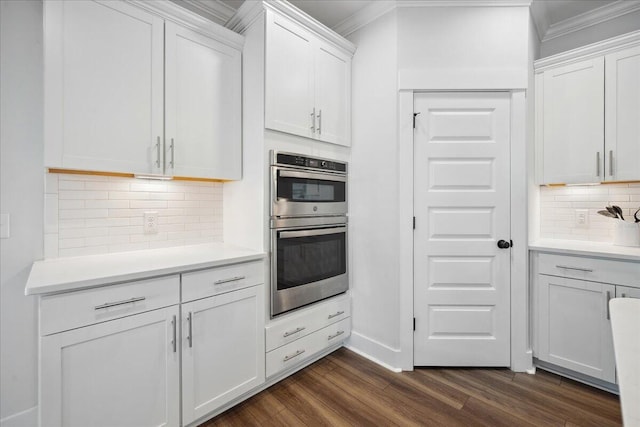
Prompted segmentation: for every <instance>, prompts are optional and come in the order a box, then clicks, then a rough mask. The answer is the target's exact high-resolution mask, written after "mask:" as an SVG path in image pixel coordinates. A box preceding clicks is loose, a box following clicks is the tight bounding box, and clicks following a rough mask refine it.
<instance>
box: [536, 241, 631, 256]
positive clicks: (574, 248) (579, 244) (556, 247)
mask: <svg viewBox="0 0 640 427" xmlns="http://www.w3.org/2000/svg"><path fill="white" fill-rule="evenodd" d="M529 249H531V250H534V251H541V252H554V253H561V254H568V255H586V256H596V257H600V258H611V259H619V260H630V261H640V248H637V247H629V246H616V245H612V244H610V243H601V242H583V241H579V240H559V239H541V240H537V241H535V242H532V243H529Z"/></svg>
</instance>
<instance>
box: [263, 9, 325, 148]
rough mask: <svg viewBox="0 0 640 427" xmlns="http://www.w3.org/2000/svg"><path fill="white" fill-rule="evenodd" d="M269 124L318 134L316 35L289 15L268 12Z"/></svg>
mask: <svg viewBox="0 0 640 427" xmlns="http://www.w3.org/2000/svg"><path fill="white" fill-rule="evenodd" d="M266 31H267V34H266V38H267V39H266V40H267V41H266V60H265V67H266V69H265V75H266V77H265V126H266V127H267V128H269V129H274V130H279V131H282V132H288V133H292V134H295V135H300V136H305V137H309V138H311V137H313V136H315V109H314V50H313V47H314V46H313V42H314V38H313V36H312V34H311V33H310V32H308V31H307V30H304V29H303V28H302V27H300V26H298V25H297V24H294V23H293V22H291V21H289V20H288V19H286V18H284V17H281V16H278V15H276V14H274V13H271V12H268V13H267V29H266Z"/></svg>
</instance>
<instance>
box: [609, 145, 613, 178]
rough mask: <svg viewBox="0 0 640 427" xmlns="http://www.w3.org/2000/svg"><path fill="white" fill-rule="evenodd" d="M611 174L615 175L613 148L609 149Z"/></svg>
mask: <svg viewBox="0 0 640 427" xmlns="http://www.w3.org/2000/svg"><path fill="white" fill-rule="evenodd" d="M609 176H613V150H609Z"/></svg>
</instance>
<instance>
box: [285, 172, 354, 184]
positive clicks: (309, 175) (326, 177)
mask: <svg viewBox="0 0 640 427" xmlns="http://www.w3.org/2000/svg"><path fill="white" fill-rule="evenodd" d="M278 176H281V177H283V178H304V179H317V180H320V181H337V182H347V177H346V176H341V175H336V174H331V173H313V172H299V171H290V170H283V169H280V170H279V171H278Z"/></svg>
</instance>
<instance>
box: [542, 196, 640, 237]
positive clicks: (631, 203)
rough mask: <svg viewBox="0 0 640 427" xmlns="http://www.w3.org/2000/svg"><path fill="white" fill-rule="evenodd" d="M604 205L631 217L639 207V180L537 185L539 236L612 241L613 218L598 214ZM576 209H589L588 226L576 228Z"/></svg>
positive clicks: (626, 216)
mask: <svg viewBox="0 0 640 427" xmlns="http://www.w3.org/2000/svg"><path fill="white" fill-rule="evenodd" d="M607 204H611V205H618V206H620V207H621V208H622V213H623V214H624V216H625V218H632V217H633V213H634V212H635V211H636V209H638V208H640V183H633V184H603V185H594V186H566V187H540V237H542V238H551V239H569V240H588V241H594V242H611V241H612V240H613V226H614V221H615V220H614V219H611V218H605V217H603V216H602V215H598V214H597V212H598V211H599V210H602V209H605V206H606V205H607ZM576 209H586V210H588V225H587V227H586V228H585V227H578V226H577V225H576V221H575V215H576V212H575V211H576Z"/></svg>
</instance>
